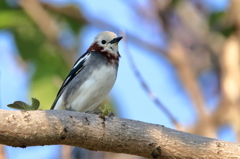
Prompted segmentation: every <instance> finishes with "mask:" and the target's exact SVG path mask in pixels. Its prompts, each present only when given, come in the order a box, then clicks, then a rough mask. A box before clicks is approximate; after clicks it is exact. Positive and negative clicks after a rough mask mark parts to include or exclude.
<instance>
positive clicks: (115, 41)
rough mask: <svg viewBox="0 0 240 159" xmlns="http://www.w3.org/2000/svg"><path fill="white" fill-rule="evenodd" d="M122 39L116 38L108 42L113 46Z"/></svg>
mask: <svg viewBox="0 0 240 159" xmlns="http://www.w3.org/2000/svg"><path fill="white" fill-rule="evenodd" d="M122 38H123V37H121V36H119V37H116V38H114V39H112V40H111V41H109V43H110V44H114V43H118V42H119V41H120V40H121V39H122Z"/></svg>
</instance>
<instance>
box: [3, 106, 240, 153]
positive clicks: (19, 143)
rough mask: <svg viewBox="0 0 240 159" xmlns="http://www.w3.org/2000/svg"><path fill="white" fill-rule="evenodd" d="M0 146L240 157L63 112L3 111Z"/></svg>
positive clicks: (170, 135)
mask: <svg viewBox="0 0 240 159" xmlns="http://www.w3.org/2000/svg"><path fill="white" fill-rule="evenodd" d="M0 121H1V124H0V144H5V145H9V146H14V147H23V148H24V147H26V146H37V145H57V144H64V145H72V146H78V147H83V148H86V149H90V150H98V151H109V152H116V153H126V154H133V155H138V156H143V157H147V158H227V157H229V158H231V157H236V158H237V157H240V146H239V145H238V144H235V143H231V142H226V141H220V140H217V139H211V138H206V137H201V136H197V135H193V134H189V133H185V132H181V131H176V130H173V129H169V128H166V127H164V126H162V125H156V124H149V123H144V122H140V121H134V120H129V119H121V118H117V117H113V118H108V117H107V118H105V119H102V118H99V117H98V116H97V115H92V114H86V113H80V112H71V111H61V110H46V111H42V110H38V111H9V110H0Z"/></svg>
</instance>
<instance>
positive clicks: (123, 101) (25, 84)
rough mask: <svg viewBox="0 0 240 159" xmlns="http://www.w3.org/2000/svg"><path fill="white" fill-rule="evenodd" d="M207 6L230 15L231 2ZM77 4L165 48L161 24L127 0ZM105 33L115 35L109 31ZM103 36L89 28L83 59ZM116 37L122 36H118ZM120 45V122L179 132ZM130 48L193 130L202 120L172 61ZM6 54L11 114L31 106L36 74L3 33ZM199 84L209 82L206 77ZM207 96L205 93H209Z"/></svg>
mask: <svg viewBox="0 0 240 159" xmlns="http://www.w3.org/2000/svg"><path fill="white" fill-rule="evenodd" d="M51 1H52V3H59V4H60V3H61V4H66V3H68V2H69V1H66V0H61V1H59V0H51ZM204 1H205V2H206V5H207V6H208V8H209V9H211V10H224V9H225V8H226V7H227V5H228V1H227V0H213V1H207V0H204ZM71 2H72V3H75V4H77V5H79V6H81V8H82V12H83V13H84V15H85V17H86V18H88V19H90V20H91V19H93V17H96V18H101V19H102V20H104V21H106V22H109V23H111V24H114V25H115V26H117V28H119V31H126V32H131V33H132V34H134V35H136V36H137V37H139V38H141V39H144V40H146V39H147V41H148V42H150V43H153V44H155V45H156V44H157V45H161V46H162V47H164V44H165V42H164V39H161V38H160V37H161V36H159V34H158V33H159V32H160V31H159V30H158V29H157V28H158V26H157V25H158V23H157V22H156V19H154V18H153V19H149V23H148V25H146V24H145V22H144V21H143V20H142V19H141V18H139V17H137V15H135V13H134V12H133V11H132V10H131V7H128V5H127V3H129V1H127V0H122V1H112V0H104V1H96V0H88V1H84V2H83V1H77V0H72V1H71ZM132 3H140V4H142V5H143V6H145V8H149V7H150V6H148V3H147V0H138V1H134V2H132ZM106 4H107V5H106ZM149 24H151V25H150V26H151V28H150V27H149ZM104 30H109V29H107V28H106V29H104ZM100 31H103V29H102V28H101V29H100V28H97V27H95V26H91V25H88V26H85V28H84V29H83V30H82V32H81V34H80V39H81V40H80V44H79V45H81V46H82V47H81V50H80V51H79V54H82V53H84V52H85V51H86V49H87V48H88V46H89V45H90V44H91V43H92V40H93V38H94V37H95V36H96V35H97V34H98V33H99V32H100ZM110 31H111V30H110ZM116 33H117V34H119V33H118V32H116ZM156 34H157V36H156ZM119 45H120V48H119V49H120V54H121V56H122V57H121V61H120V66H119V72H118V78H117V81H116V84H115V86H114V88H113V89H112V91H111V94H110V96H111V97H112V100H113V101H114V102H115V103H116V106H117V108H116V109H117V110H118V112H119V113H118V116H119V117H123V118H129V119H134V120H140V121H144V122H149V123H156V124H162V125H165V126H166V127H170V128H174V127H173V125H172V123H171V122H170V120H169V119H168V118H167V117H166V115H165V114H164V113H162V111H161V110H160V109H159V108H157V107H156V105H155V104H154V103H153V101H152V100H151V99H150V98H149V97H148V95H147V94H146V92H145V91H144V90H143V89H142V87H141V85H140V83H139V81H138V80H137V79H136V77H135V76H134V74H133V71H132V69H131V67H130V64H129V62H128V60H127V55H126V52H125V44H124V42H123V41H121V42H120V43H119ZM128 46H129V50H130V52H131V54H132V56H133V58H134V61H135V63H136V66H137V68H138V69H139V71H140V73H141V74H142V76H143V77H144V80H145V81H146V83H147V84H148V85H149V87H150V88H151V90H152V91H153V92H154V93H155V95H156V96H157V97H158V98H159V99H160V100H161V102H162V103H163V104H164V105H165V106H166V107H167V108H168V109H169V110H170V112H171V113H172V114H173V115H174V116H175V117H176V118H177V120H178V121H179V122H180V123H181V124H183V125H191V124H193V123H194V122H195V116H196V114H195V112H194V110H193V106H192V102H191V100H190V99H189V97H188V95H187V94H186V92H185V90H184V88H183V86H182V84H181V83H180V82H179V80H178V76H177V74H176V72H175V70H174V67H173V66H172V65H171V64H170V63H169V62H168V61H167V59H165V57H163V56H160V55H157V54H154V53H152V54H151V53H149V52H148V51H147V50H145V49H143V48H139V47H138V46H135V45H134V44H132V43H131V41H129V45H128ZM0 48H1V58H0V87H1V89H0V91H1V92H0V106H1V108H3V109H8V108H7V107H6V105H7V104H9V103H12V102H13V101H16V100H22V101H28V100H29V99H27V98H28V90H29V82H30V74H29V73H28V72H27V70H24V68H21V67H19V66H18V63H17V56H18V51H17V48H16V46H15V43H14V37H13V36H12V34H11V33H10V32H7V31H1V32H0ZM15 79H18V82H17V83H16V82H15ZM199 80H200V81H204V76H202V77H201V79H199ZM213 80H214V77H213ZM3 92H4V93H3ZM203 92H205V91H204V89H203ZM206 101H207V102H206V105H208V106H211V107H213V106H214V105H215V104H216V101H217V98H214V99H213V100H206ZM218 134H219V138H220V139H223V140H228V141H236V139H235V138H234V137H233V136H234V133H233V132H232V131H231V129H230V128H229V127H227V126H226V127H222V128H221V129H220V130H219V133H218ZM59 148H60V147H59V146H43V147H42V146H41V147H30V148H26V149H21V148H12V147H7V152H8V156H9V159H22V158H32V156H34V158H36V159H41V158H44V159H46V158H49V159H50V158H54V157H58V155H56V154H57V153H53V152H56V150H58V149H59ZM13 152H14V153H13Z"/></svg>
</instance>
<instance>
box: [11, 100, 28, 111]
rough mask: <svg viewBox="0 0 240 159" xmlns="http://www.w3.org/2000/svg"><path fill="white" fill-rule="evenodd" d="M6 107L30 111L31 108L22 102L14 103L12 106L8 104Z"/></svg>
mask: <svg viewBox="0 0 240 159" xmlns="http://www.w3.org/2000/svg"><path fill="white" fill-rule="evenodd" d="M7 106H8V107H10V108H14V109H18V110H29V109H30V110H31V106H30V105H28V104H26V103H24V102H22V101H15V102H14V103H13V104H8V105H7Z"/></svg>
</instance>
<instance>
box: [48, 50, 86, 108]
mask: <svg viewBox="0 0 240 159" xmlns="http://www.w3.org/2000/svg"><path fill="white" fill-rule="evenodd" d="M89 56H90V52H86V53H85V54H83V55H82V56H81V57H80V58H79V59H78V60H77V61H76V62H75V64H74V65H73V67H72V70H71V71H70V73H69V74H68V76H67V77H66V79H65V80H64V82H63V84H62V86H61V88H60V90H59V91H58V93H57V97H56V99H55V101H54V102H53V104H52V107H51V109H54V107H55V105H56V103H57V101H58V99H59V97H60V96H61V95H62V93H63V91H64V90H65V88H66V86H67V85H68V84H69V82H71V81H72V79H73V78H74V77H75V76H76V75H77V74H78V73H79V72H80V71H81V70H82V69H83V67H84V63H85V61H86V59H87V58H88V57H89Z"/></svg>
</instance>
